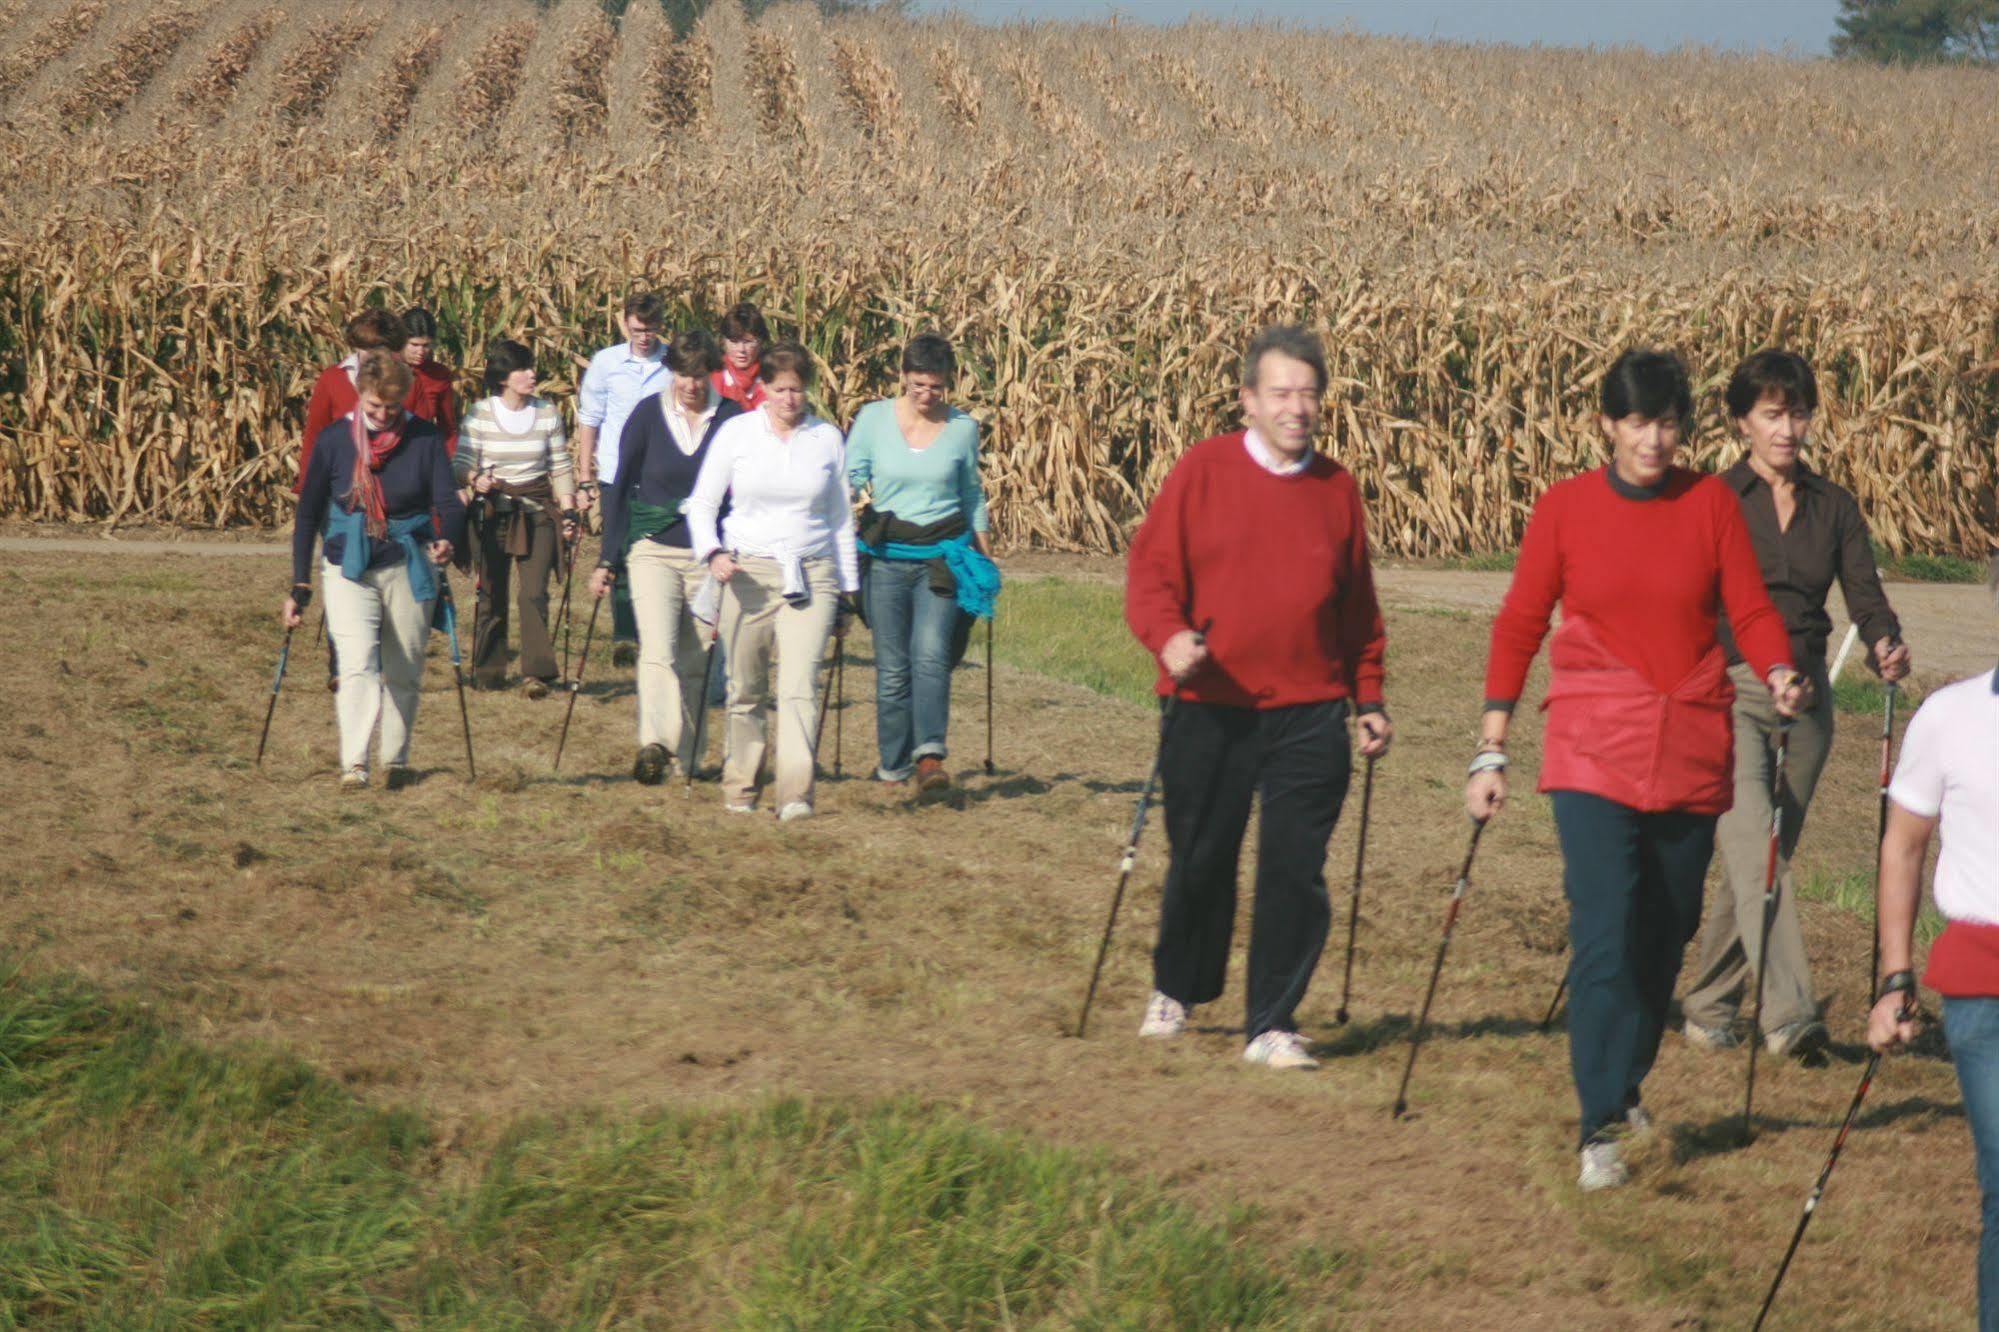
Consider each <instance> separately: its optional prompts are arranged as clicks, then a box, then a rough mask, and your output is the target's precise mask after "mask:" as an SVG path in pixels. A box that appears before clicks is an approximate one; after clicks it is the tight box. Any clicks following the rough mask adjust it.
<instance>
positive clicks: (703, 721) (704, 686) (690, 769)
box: [682, 615, 722, 800]
mask: <svg viewBox="0 0 1999 1332" xmlns="http://www.w3.org/2000/svg"><path fill="white" fill-rule="evenodd" d="M721 642H722V625H721V617H720V616H719V615H718V616H717V617H716V624H715V637H714V638H712V639H710V640H709V643H708V654H707V656H705V657H704V658H703V659H702V661H701V697H700V699H699V700H698V701H697V702H696V703H695V705H694V753H693V755H692V757H691V759H690V760H689V762H688V763H687V764H686V765H685V768H684V770H683V772H682V775H683V776H684V777H686V778H687V785H686V786H685V788H683V789H684V791H685V793H686V796H687V798H688V799H689V800H692V799H693V798H694V770H695V769H696V768H698V767H700V766H701V750H702V746H703V745H704V743H705V742H706V741H707V739H708V686H709V684H710V683H711V682H712V681H713V680H714V678H715V649H716V648H717V647H719V646H721Z"/></svg>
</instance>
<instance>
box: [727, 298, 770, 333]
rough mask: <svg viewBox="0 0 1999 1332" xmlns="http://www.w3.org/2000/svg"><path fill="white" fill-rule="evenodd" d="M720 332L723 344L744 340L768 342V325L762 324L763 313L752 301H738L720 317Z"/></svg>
mask: <svg viewBox="0 0 1999 1332" xmlns="http://www.w3.org/2000/svg"><path fill="white" fill-rule="evenodd" d="M720 332H721V334H722V339H723V341H725V342H728V341H734V342H741V341H742V340H743V339H744V338H755V339H756V340H757V341H758V342H763V343H768V342H769V341H770V325H769V324H766V323H765V322H764V312H763V311H762V310H759V309H757V307H756V303H755V302H753V301H738V302H737V303H736V304H734V305H732V306H730V307H729V313H727V314H725V315H723V316H722V324H721V329H720Z"/></svg>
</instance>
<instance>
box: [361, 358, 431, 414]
mask: <svg viewBox="0 0 1999 1332" xmlns="http://www.w3.org/2000/svg"><path fill="white" fill-rule="evenodd" d="M415 382H416V374H415V372H414V371H412V370H411V369H410V368H409V363H408V362H407V361H405V360H403V358H402V357H400V356H397V355H396V354H395V353H393V352H385V351H365V352H362V353H361V368H360V369H359V370H357V371H355V372H354V388H355V391H356V392H359V393H372V394H374V395H375V396H376V397H378V398H380V399H381V400H382V401H383V402H392V403H395V404H396V405H397V406H401V405H402V401H403V399H405V398H407V397H409V395H410V385H411V384H413V383H415Z"/></svg>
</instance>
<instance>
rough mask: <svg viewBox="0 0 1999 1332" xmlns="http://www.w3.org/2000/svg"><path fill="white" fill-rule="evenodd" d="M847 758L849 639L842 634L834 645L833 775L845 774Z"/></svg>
mask: <svg viewBox="0 0 1999 1332" xmlns="http://www.w3.org/2000/svg"><path fill="white" fill-rule="evenodd" d="M846 759H847V639H846V635H844V634H842V635H839V636H838V637H837V640H836V641H835V643H834V645H833V775H834V776H835V777H840V776H843V775H845V774H844V773H843V772H842V768H843V766H844V765H845V763H846Z"/></svg>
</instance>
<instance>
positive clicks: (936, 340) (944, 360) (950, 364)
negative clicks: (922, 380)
mask: <svg viewBox="0 0 1999 1332" xmlns="http://www.w3.org/2000/svg"><path fill="white" fill-rule="evenodd" d="M902 373H904V374H905V375H936V376H938V377H939V378H942V379H950V378H951V377H952V376H953V375H956V374H957V373H958V354H957V353H956V352H954V351H952V350H951V340H950V339H949V338H947V337H945V336H944V335H943V334H942V333H918V334H917V335H916V336H915V337H913V338H911V339H910V340H909V344H908V345H907V346H905V347H904V348H903V349H902Z"/></svg>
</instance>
